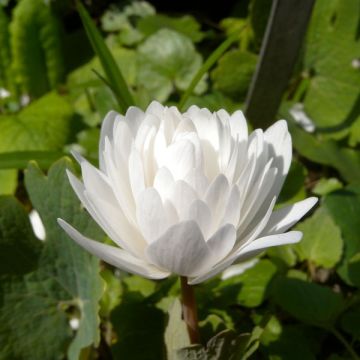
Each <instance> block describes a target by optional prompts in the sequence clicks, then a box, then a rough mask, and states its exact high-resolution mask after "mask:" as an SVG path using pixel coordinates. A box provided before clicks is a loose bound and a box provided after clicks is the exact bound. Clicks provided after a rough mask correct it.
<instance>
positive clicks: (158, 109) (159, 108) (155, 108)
mask: <svg viewBox="0 0 360 360" xmlns="http://www.w3.org/2000/svg"><path fill="white" fill-rule="evenodd" d="M164 110H165V108H164V106H163V105H161V104H160V103H159V102H158V101H155V100H154V101H152V102H151V103H150V105H149V106H148V107H147V109H146V110H145V112H146V114H153V115H156V116H159V117H160V116H161V115H162V113H163V111H164Z"/></svg>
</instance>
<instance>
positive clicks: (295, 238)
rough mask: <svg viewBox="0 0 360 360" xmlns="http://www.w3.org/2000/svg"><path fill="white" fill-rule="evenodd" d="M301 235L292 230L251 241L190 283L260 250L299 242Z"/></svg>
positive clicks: (208, 277)
mask: <svg viewBox="0 0 360 360" xmlns="http://www.w3.org/2000/svg"><path fill="white" fill-rule="evenodd" d="M301 236H302V233H301V232H300V231H290V232H288V233H285V234H280V235H272V236H267V237H264V238H260V239H257V240H255V241H253V242H252V243H250V244H249V245H248V246H246V247H244V248H242V249H240V250H239V251H237V252H236V253H235V254H232V255H230V256H229V257H227V258H226V259H224V260H223V261H222V262H220V263H219V264H217V265H216V266H214V267H213V268H212V269H211V270H210V271H207V272H204V273H203V274H200V275H199V276H197V277H194V278H192V279H191V280H190V281H189V284H191V285H194V284H199V283H201V282H203V281H205V280H207V279H210V278H211V277H213V276H215V275H217V274H218V273H220V272H222V271H223V270H225V269H226V268H227V267H228V266H230V265H231V264H233V263H234V262H241V261H246V260H248V259H249V258H250V257H252V256H255V255H257V254H258V253H259V252H261V251H262V250H265V249H266V248H269V247H272V246H279V245H285V244H294V243H297V242H299V241H300V239H301Z"/></svg>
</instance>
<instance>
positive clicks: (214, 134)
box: [185, 105, 219, 151]
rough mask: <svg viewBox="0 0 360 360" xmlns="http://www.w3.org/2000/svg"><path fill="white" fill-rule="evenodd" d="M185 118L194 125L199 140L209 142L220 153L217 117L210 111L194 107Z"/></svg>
mask: <svg viewBox="0 0 360 360" xmlns="http://www.w3.org/2000/svg"><path fill="white" fill-rule="evenodd" d="M185 116H188V117H190V119H191V120H192V122H193V123H194V125H195V128H196V130H197V133H198V135H199V138H200V139H201V140H204V141H207V142H208V143H209V144H211V146H212V147H213V148H214V149H215V150H216V151H218V149H219V133H218V126H217V121H216V116H215V115H213V114H212V113H211V112H210V111H209V110H208V109H199V108H198V107H197V106H194V105H193V106H191V107H190V108H189V109H188V111H187V112H186V113H185Z"/></svg>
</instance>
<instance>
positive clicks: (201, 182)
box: [184, 168, 209, 197]
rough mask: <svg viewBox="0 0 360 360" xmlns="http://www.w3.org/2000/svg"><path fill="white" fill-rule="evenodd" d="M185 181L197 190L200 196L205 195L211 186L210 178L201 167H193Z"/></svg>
mask: <svg viewBox="0 0 360 360" xmlns="http://www.w3.org/2000/svg"><path fill="white" fill-rule="evenodd" d="M184 181H185V182H186V183H188V184H189V185H190V186H191V187H192V188H193V189H194V190H195V191H196V192H197V194H198V196H199V197H203V196H204V195H205V191H206V189H207V188H208V187H209V180H208V178H207V177H206V176H205V174H204V172H203V170H202V169H200V168H196V169H195V168H194V169H191V170H190V171H189V172H188V174H187V175H186V176H185V178H184Z"/></svg>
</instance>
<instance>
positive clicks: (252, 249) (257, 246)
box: [236, 231, 302, 262]
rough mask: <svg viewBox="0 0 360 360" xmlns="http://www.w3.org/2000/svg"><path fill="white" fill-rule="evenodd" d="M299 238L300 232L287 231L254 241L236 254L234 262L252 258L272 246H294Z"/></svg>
mask: <svg viewBox="0 0 360 360" xmlns="http://www.w3.org/2000/svg"><path fill="white" fill-rule="evenodd" d="M301 238H302V232H301V231H289V232H287V233H284V234H277V235H270V236H265V237H262V238H259V239H256V240H254V241H252V242H251V243H249V244H248V245H246V246H244V247H243V248H242V249H240V250H239V251H238V252H237V254H236V257H237V258H236V261H237V262H240V261H244V260H245V259H248V258H250V257H252V256H254V254H258V253H259V252H261V251H263V250H265V249H267V248H270V247H273V246H280V245H287V244H296V243H298V242H299V241H300V240H301Z"/></svg>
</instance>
